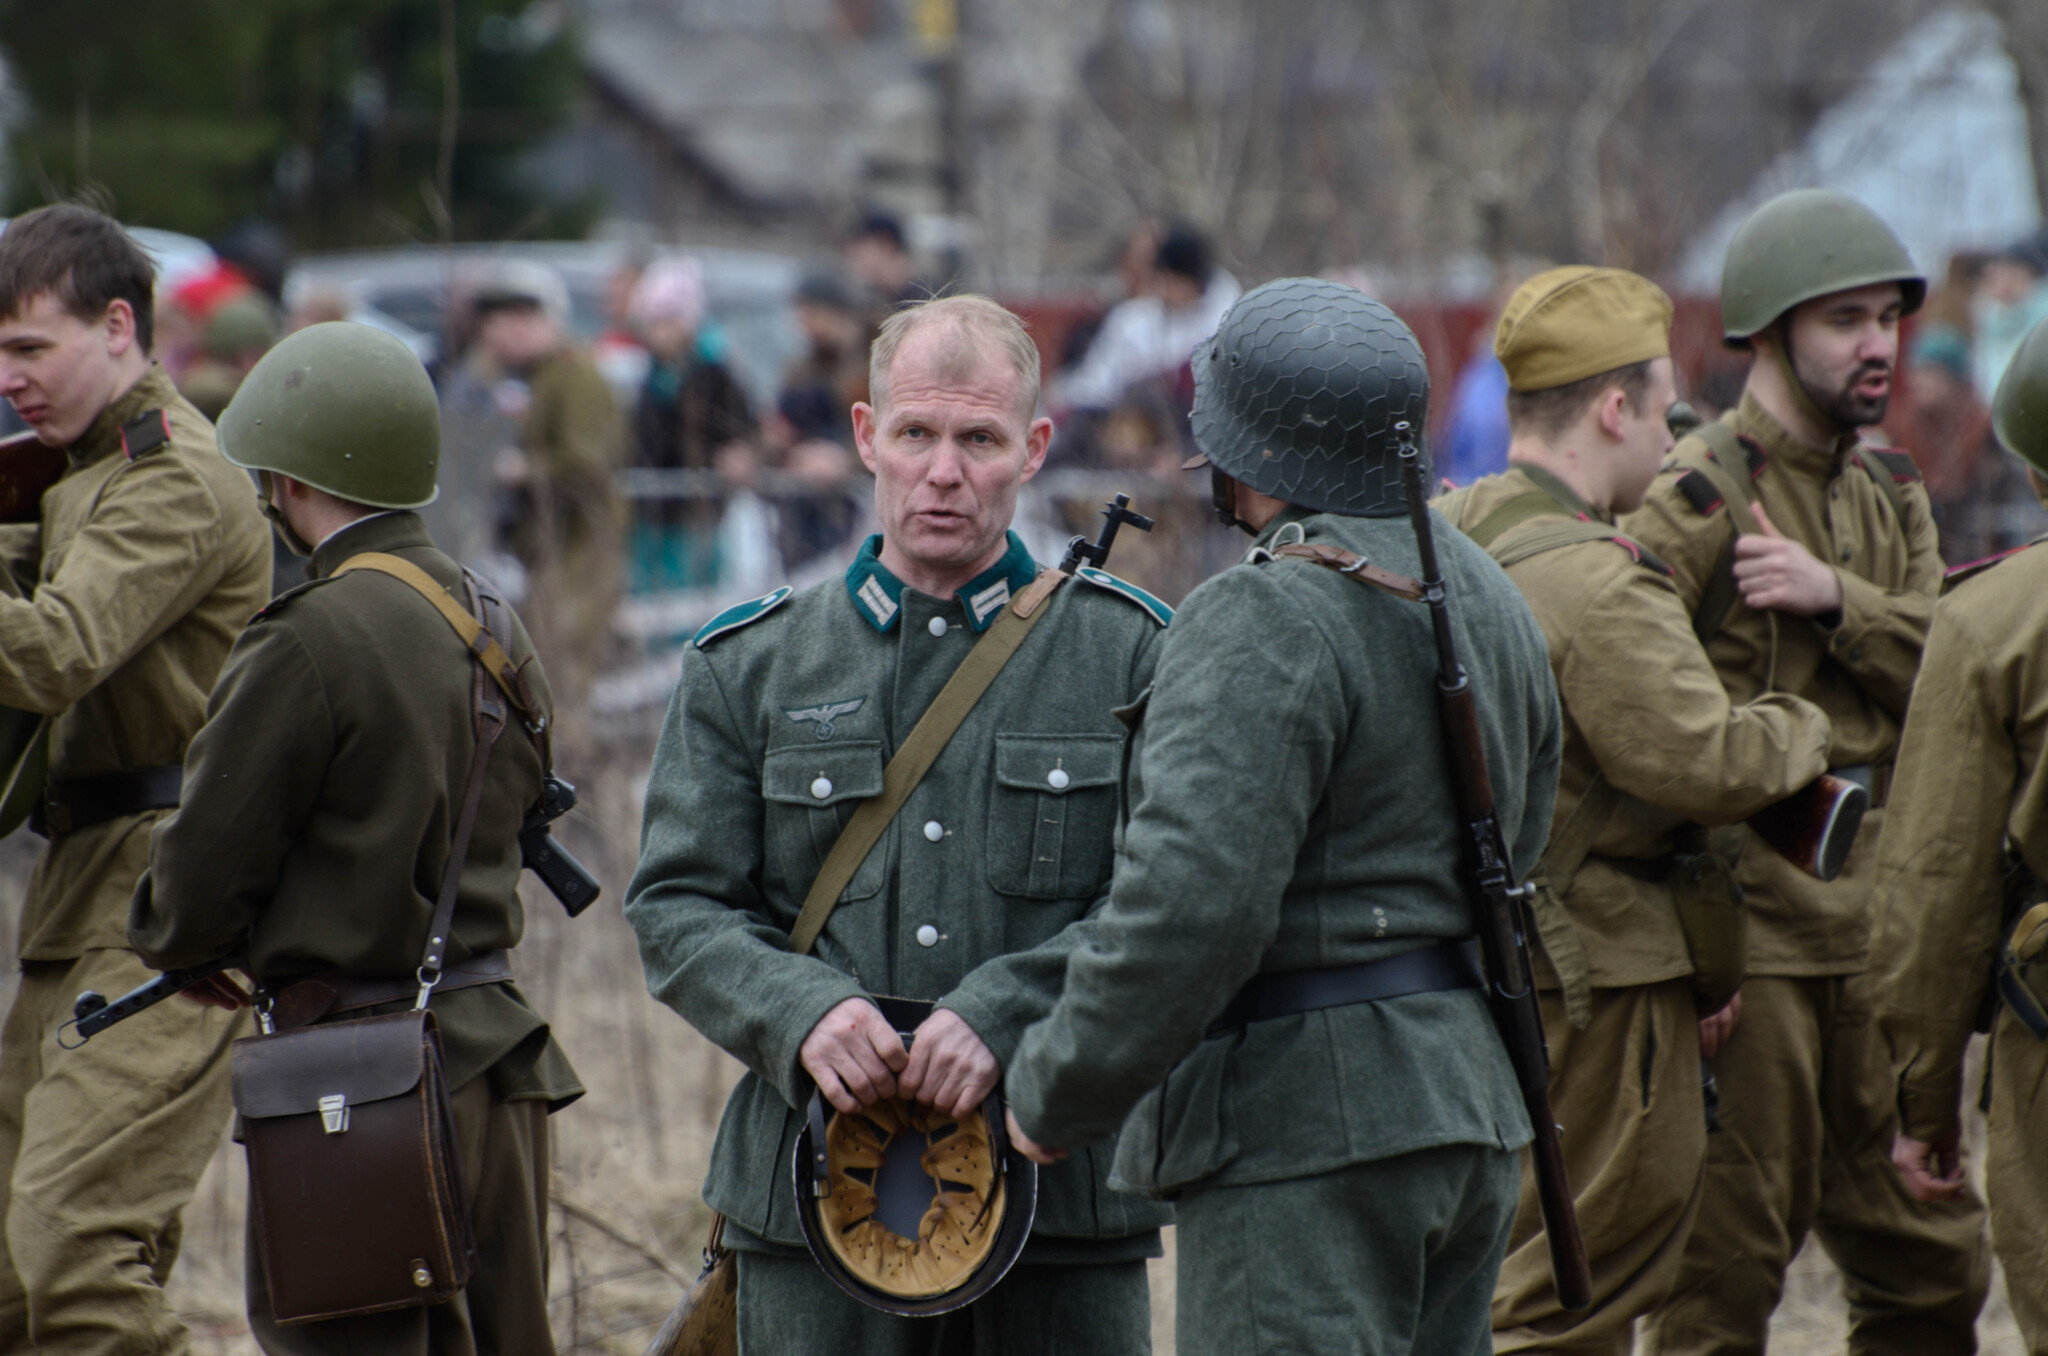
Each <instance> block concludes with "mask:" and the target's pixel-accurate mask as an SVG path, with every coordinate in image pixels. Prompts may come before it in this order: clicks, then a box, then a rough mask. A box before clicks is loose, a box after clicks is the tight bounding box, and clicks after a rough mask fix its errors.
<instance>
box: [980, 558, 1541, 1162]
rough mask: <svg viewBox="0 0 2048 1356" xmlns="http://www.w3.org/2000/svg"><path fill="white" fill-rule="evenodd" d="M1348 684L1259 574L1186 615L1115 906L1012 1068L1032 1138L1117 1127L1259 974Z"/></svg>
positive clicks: (1016, 1099)
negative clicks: (1055, 1113)
mask: <svg viewBox="0 0 2048 1356" xmlns="http://www.w3.org/2000/svg"><path fill="white" fill-rule="evenodd" d="M1341 682H1342V679H1341V676H1340V675H1339V674H1338V672H1337V665H1336V663H1335V655H1334V652H1333V650H1332V649H1331V646H1330V644H1329V642H1328V641H1327V639H1326V638H1325V637H1324V636H1323V635H1322V633H1321V631H1320V630H1319V629H1318V628H1317V626H1316V624H1315V623H1314V621H1313V620H1312V619H1311V617H1310V615H1309V614H1308V612H1307V611H1306V609H1304V608H1303V607H1302V606H1301V603H1300V600H1299V599H1298V598H1297V597H1295V596H1293V595H1292V593H1291V592H1290V590H1288V589H1287V588H1285V587H1284V585H1282V584H1281V583H1280V582H1279V581H1276V580H1273V579H1271V578H1269V577H1267V575H1266V573H1265V572H1264V571H1260V570H1254V569H1242V570H1232V571H1229V572H1227V573H1226V574H1224V575H1222V576H1220V577H1219V578H1217V579H1215V580H1212V581H1211V582H1210V583H1209V584H1207V585H1205V586H1204V588H1203V590H1202V591H1200V592H1199V593H1197V594H1196V595H1195V596H1194V597H1193V598H1191V599H1190V600H1189V603H1188V605H1187V606H1186V607H1184V608H1182V609H1181V611H1180V612H1179V613H1178V614H1176V616H1175V618H1174V622H1173V625H1172V627H1171V628H1169V629H1168V631H1167V633H1166V637H1165V642H1164V645H1163V647H1162V651H1161V654H1160V659H1159V676H1158V682H1157V684H1156V685H1155V686H1154V688H1153V693H1152V699H1151V703H1150V706H1149V708H1148V710H1147V712H1146V716H1145V721H1144V724H1143V726H1142V727H1141V729H1140V732H1139V734H1138V736H1137V739H1138V741H1139V750H1138V755H1137V756H1138V760H1139V761H1138V772H1137V777H1138V781H1139V786H1138V787H1137V788H1136V789H1135V790H1134V792H1133V795H1134V797H1135V804H1134V805H1133V807H1132V812H1131V818H1130V822H1129V824H1128V825H1127V826H1126V829H1125V834H1124V845H1123V849H1122V851H1121V852H1120V853H1119V855H1118V858H1117V868H1116V875H1115V878H1114V881H1113V884H1112V887H1111V897H1110V902H1109V905H1108V907H1107V908H1106V909H1104V910H1103V911H1102V913H1101V914H1100V915H1099V916H1097V917H1096V918H1094V919H1093V920H1091V921H1090V922H1088V923H1086V924H1085V925H1084V926H1086V927H1087V928H1088V929H1089V932H1088V934H1087V935H1086V936H1085V938H1084V939H1083V941H1082V944H1081V945H1080V946H1079V947H1078V948H1077V949H1076V950H1075V952H1074V955H1073V959H1072V961H1071V962H1070V963H1069V965H1068V967H1067V975H1066V988H1065V991H1064V993H1063V994H1062V996H1061V1001H1060V1003H1059V1005H1058V1007H1057V1008H1056V1009H1055V1010H1054V1012H1053V1014H1052V1016H1051V1017H1050V1018H1048V1019H1047V1020H1046V1021H1044V1022H1042V1023H1040V1024H1039V1025H1037V1026H1035V1027H1033V1028H1032V1029H1031V1030H1030V1032H1029V1033H1028V1034H1027V1035H1026V1036H1025V1038H1024V1041H1023V1043H1022V1046H1021V1048H1020V1049H1019V1051H1018V1053H1017V1057H1016V1060H1015V1062H1014V1063H1013V1065H1012V1066H1011V1068H1010V1071H1009V1076H1008V1082H1007V1090H1008V1096H1009V1099H1010V1102H1011V1105H1012V1106H1013V1107H1015V1109H1016V1112H1017V1117H1018V1119H1019V1121H1020V1122H1021V1123H1022V1124H1023V1126H1024V1128H1025V1130H1026V1132H1027V1133H1029V1134H1030V1135H1031V1136H1032V1137H1033V1138H1034V1139H1038V1140H1040V1142H1042V1143H1046V1144H1057V1145H1063V1146H1066V1147H1075V1148H1078V1147H1081V1146H1083V1145H1087V1144H1090V1143H1093V1142H1095V1141H1098V1140H1101V1139H1103V1138H1105V1137H1107V1136H1108V1135H1110V1134H1112V1133H1114V1132H1115V1130H1116V1129H1117V1127H1118V1125H1119V1124H1120V1123H1121V1122H1122V1120H1123V1118H1124V1115H1125V1113H1126V1112H1128V1111H1129V1110H1130V1108H1131V1106H1132V1105H1133V1104H1135V1103H1136V1102H1137V1100H1138V1099H1139V1097H1141V1096H1142V1095H1143V1094H1144V1093H1145V1091H1146V1090H1147V1089H1149V1088H1151V1087H1152V1086H1154V1085H1155V1084H1157V1083H1158V1082H1159V1081H1160V1080H1161V1079H1162V1078H1164V1077H1165V1075H1166V1072H1167V1070H1169V1069H1170V1068H1172V1066H1173V1065H1174V1063H1175V1062H1176V1061H1178V1060H1179V1059H1180V1058H1181V1057H1182V1056H1184V1055H1186V1054H1187V1053H1188V1051H1190V1050H1192V1049H1193V1048H1194V1047H1195V1046H1196V1045H1197V1044H1198V1043H1199V1042H1200V1041H1201V1039H1202V1036H1203V1033H1204V1029H1205V1028H1206V1027H1207V1025H1208V1023H1209V1022H1210V1021H1211V1020H1213V1019H1214V1017H1215V1015H1216V1014H1217V1013H1218V1012H1220V1011H1221V1010H1222V1008H1223V1005H1224V1004H1225V1003H1226V1002H1228V1001H1229V999H1230V997H1231V995H1232V994H1234V993H1235V992H1236V991H1237V990H1238V989H1239V988H1241V987H1242V986H1243V984H1244V982H1245V981H1246V980H1247V979H1249V978H1250V977H1251V975H1252V974H1253V973H1254V972H1255V971H1256V970H1257V969H1258V966H1259V962H1260V958H1261V957H1262V956H1263V955H1264V954H1265V952H1266V950H1267V948H1268V946H1269V945H1270V944H1271V943H1272V940H1273V938H1274V935H1275V933H1276V931H1277V929H1278V927H1279V920H1280V904H1281V898H1282V895H1283V894H1284V892H1285V891H1286V888H1287V885H1288V882H1289V880H1290V879H1291V878H1292V876H1293V873H1294V864H1295V854H1296V851H1297V850H1298V848H1299V847H1300V844H1301V843H1302V841H1303V839H1304V837H1305V836H1306V834H1307V831H1308V824H1309V818H1310V816H1311V814H1312V813H1313V812H1314V810H1315V808H1316V806H1317V804H1318V802H1319V801H1320V799H1321V795H1322V790H1323V787H1324V784H1325V783H1326V781H1327V779H1328V776H1329V772H1330V767H1331V761H1332V759H1333V758H1334V756H1335V754H1336V751H1337V750H1339V749H1341V748H1342V747H1343V746H1344V743H1345V739H1346V736H1347V733H1348V726H1349V719H1350V705H1349V702H1348V701H1347V700H1346V697H1345V694H1344V692H1343V691H1342V688H1341ZM1223 711H1227V712H1229V713H1230V718H1229V719H1228V720H1219V719H1217V713H1218V712H1223ZM1254 751H1256V753H1254ZM1253 767H1256V774H1255V775H1253V774H1252V773H1251V771H1250V769H1251V768H1253ZM1154 788H1157V791H1156V793H1155V791H1154ZM1545 819H1546V820H1547V813H1546V815H1545ZM1540 835H1541V831H1540V829H1539V831H1538V837H1539V840H1540ZM1053 1107H1057V1108H1058V1109H1059V1113H1060V1119H1059V1120H1057V1121H1053V1120H1051V1119H1049V1118H1048V1110H1049V1108H1053Z"/></svg>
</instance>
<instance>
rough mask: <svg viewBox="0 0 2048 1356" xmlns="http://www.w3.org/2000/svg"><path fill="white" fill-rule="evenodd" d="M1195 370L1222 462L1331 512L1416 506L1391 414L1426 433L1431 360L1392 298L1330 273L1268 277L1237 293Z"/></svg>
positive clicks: (1200, 425)
mask: <svg viewBox="0 0 2048 1356" xmlns="http://www.w3.org/2000/svg"><path fill="white" fill-rule="evenodd" d="M1194 369H1195V409H1194V414H1193V416H1192V419H1193V423H1194V430H1195V441H1196V442H1198V443H1200V444H1201V447H1202V451H1203V452H1204V453H1206V454H1207V456H1208V459H1209V463H1210V464H1211V465H1212V466H1214V467H1215V468H1216V469H1217V470H1220V471H1222V472H1223V473H1224V474H1225V475H1227V476H1229V477H1230V478H1231V479H1233V480H1235V481H1237V482H1238V483H1239V484H1241V485H1246V486H1249V487H1250V488H1252V489H1254V490H1257V491H1258V492H1259V493H1261V494H1269V495H1272V496H1273V497H1274V498H1275V499H1282V500H1285V501H1286V502H1288V503H1290V504H1298V505H1300V506H1301V507H1303V508H1308V509H1315V510H1318V511H1321V512H1325V513H1342V514H1348V515H1350V516H1352V517H1363V518H1379V517H1391V516H1392V515H1394V514H1398V513H1404V512H1406V511H1407V496H1406V495H1405V494H1403V492H1402V489H1401V462H1400V448H1399V446H1398V444H1397V442H1396V440H1395V436H1394V425H1395V424H1396V423H1398V422H1400V421H1403V420H1405V421H1407V424H1408V427H1409V428H1411V429H1414V430H1416V431H1417V432H1418V433H1419V432H1420V430H1421V428H1422V424H1423V420H1424V419H1425V418H1426V417H1427V416H1428V414H1429V367H1428V365H1427V364H1425V363H1424V362H1423V360H1422V346H1421V345H1420V344H1418V343H1416V342H1415V336H1414V334H1412V333H1410V331H1409V329H1408V327H1407V326H1406V325H1404V324H1402V323H1401V317H1399V316H1397V315H1395V314H1394V313H1393V312H1392V311H1390V310H1388V309H1387V308H1386V307H1385V306H1384V305H1382V304H1380V303H1379V302H1377V301H1375V300H1373V299H1372V298H1371V297H1368V296H1367V295H1365V293H1363V292H1360V291H1359V290H1358V289H1356V288H1353V287H1346V286H1345V285H1344V284H1342V283H1334V282H1326V281H1324V280H1323V279H1321V278H1281V279H1279V280H1277V281H1275V282H1269V283H1267V284H1266V285H1265V286H1263V287H1257V288H1254V289H1252V290H1251V291H1249V292H1247V293H1245V294H1244V295H1243V296H1241V297H1239V298H1238V299H1237V302H1236V304H1235V305H1233V306H1232V307H1231V308H1230V310H1229V311H1228V312H1227V313H1226V314H1225V315H1224V317H1223V320H1222V322H1221V323H1220V324H1219V325H1218V326H1217V328H1216V333H1215V334H1214V335H1213V336H1211V337H1210V338H1208V339H1206V340H1204V341H1203V342H1202V344H1201V346H1200V347H1198V348H1197V349H1196V350H1195V357H1194ZM1195 464H1197V465H1199V463H1195ZM1426 469H1427V468H1425V470H1426Z"/></svg>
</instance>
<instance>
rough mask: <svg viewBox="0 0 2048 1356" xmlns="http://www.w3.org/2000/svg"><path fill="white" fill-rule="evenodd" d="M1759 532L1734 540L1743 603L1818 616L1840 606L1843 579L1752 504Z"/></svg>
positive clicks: (1737, 576)
mask: <svg viewBox="0 0 2048 1356" xmlns="http://www.w3.org/2000/svg"><path fill="white" fill-rule="evenodd" d="M1749 511H1750V512H1751V513H1752V514H1754V515H1755V516H1756V522H1757V528H1758V529H1759V530H1758V532H1756V533H1752V534H1750V535H1747V536H1741V537H1737V538H1736V539H1735V585H1736V587H1737V588H1739V589H1741V590H1742V601H1743V602H1745V603H1748V604H1749V605H1750V606H1751V607H1753V608H1756V609H1757V610H1758V611H1762V610H1763V609H1765V608H1775V609H1776V610H1778V611H1779V612H1789V613H1791V614H1792V615H1793V616H1795V617H1818V616H1820V615H1821V614H1822V613H1824V612H1834V611H1837V610H1839V609H1840V608H1841V606H1842V577H1841V576H1840V575H1838V574H1836V573H1835V571H1834V568H1833V567H1832V566H1830V565H1828V564H1826V563H1824V562H1822V561H1819V560H1816V559H1815V558H1814V555H1813V552H1811V551H1809V550H1807V549H1806V548H1805V547H1804V546H1801V545H1800V544H1799V543H1798V542H1796V541H1793V540H1792V539H1791V538H1789V537H1785V536H1781V535H1780V534H1779V532H1778V529H1777V528H1776V527H1774V526H1773V525H1772V524H1771V516H1770V515H1769V514H1768V513H1765V512H1764V506H1763V505H1762V504H1751V505H1750V506H1749Z"/></svg>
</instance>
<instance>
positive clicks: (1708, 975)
mask: <svg viewBox="0 0 2048 1356" xmlns="http://www.w3.org/2000/svg"><path fill="white" fill-rule="evenodd" d="M1741 842H1742V827H1741V826H1740V825H1735V826H1733V827H1731V828H1726V829H1701V830H1697V831H1696V832H1694V833H1693V834H1692V835H1691V836H1690V837H1689V838H1688V840H1687V841H1686V842H1685V843H1684V844H1683V845H1682V846H1681V847H1680V848H1679V850H1678V852H1677V853H1676V854H1675V856H1674V857H1673V859H1672V867H1671V875H1670V878H1669V879H1670V885H1671V899H1672V904H1673V906H1674V907H1675V908H1676V910H1677V913H1678V927H1679V930H1680V931H1681V932H1683V933H1684V934H1685V949H1686V951H1687V952H1688V953H1689V954H1690V955H1691V957H1692V970H1693V988H1694V990H1695V994H1694V1001H1695V1002H1697V1003H1698V1004H1699V1007H1700V1010H1701V1011H1702V1012H1718V1011H1720V1010H1721V1008H1722V1007H1724V1006H1725V1005H1726V1004H1727V1002H1728V1000H1729V999H1731V998H1733V997H1734V996H1735V991H1736V990H1737V989H1739V988H1741V987H1742V977H1743V975H1744V973H1745V972H1746V971H1747V969H1748V965H1749V910H1748V908H1747V906H1745V905H1744V903H1743V901H1742V886H1741V884H1740V883H1739V882H1737V880H1736V879H1735V865H1736V862H1737V861H1738V860H1739V858H1740V855H1741Z"/></svg>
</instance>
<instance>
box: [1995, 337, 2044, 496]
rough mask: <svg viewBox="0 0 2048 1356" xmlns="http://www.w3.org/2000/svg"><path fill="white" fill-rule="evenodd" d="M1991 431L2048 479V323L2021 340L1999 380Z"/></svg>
mask: <svg viewBox="0 0 2048 1356" xmlns="http://www.w3.org/2000/svg"><path fill="white" fill-rule="evenodd" d="M1991 429H1992V431H1993V432H1994V433H1996V434H1997V435H1998V441H1999V442H2001V443H2003V444H2005V450H2006V451H2008V452H2010V453H2012V454H2013V455H2014V456H2016V457H2018V458H2019V459H2020V460H2022V461H2024V462H2026V463H2027V464H2028V465H2029V466H2031V467H2033V468H2034V469H2035V470H2036V471H2039V472H2040V473H2041V474H2042V475H2044V476H2048V320H2044V321H2042V322H2041V323H2040V324H2038V325H2036V326H2034V328H2033V329H2032V330H2031V331H2030V332H2029V333H2028V335H2027V337H2026V338H2024V339H2022V340H2021V341H2020V346H2019V351H2018V352H2016V353H2014V354H2013V355H2012V362H2011V363H2009V364H2007V366H2006V369H2005V375H2004V376H2003V377H2001V378H1999V381H1998V394H1996V395H1994V396H1993V397H1991Z"/></svg>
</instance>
